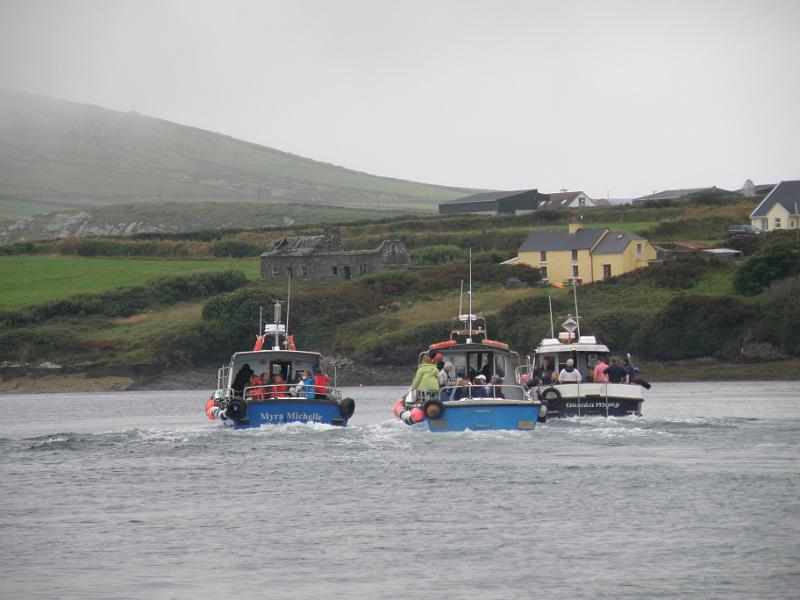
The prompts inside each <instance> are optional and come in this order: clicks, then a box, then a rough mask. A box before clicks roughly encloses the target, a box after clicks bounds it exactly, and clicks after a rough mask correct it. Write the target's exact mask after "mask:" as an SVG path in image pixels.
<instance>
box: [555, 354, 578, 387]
mask: <svg viewBox="0 0 800 600" xmlns="http://www.w3.org/2000/svg"><path fill="white" fill-rule="evenodd" d="M581 381H583V376H582V375H581V372H580V371H578V369H576V368H575V361H574V360H572V359H571V358H568V359H567V366H566V367H564V368H563V369H561V372H560V373H559V374H558V382H559V383H580V382H581Z"/></svg>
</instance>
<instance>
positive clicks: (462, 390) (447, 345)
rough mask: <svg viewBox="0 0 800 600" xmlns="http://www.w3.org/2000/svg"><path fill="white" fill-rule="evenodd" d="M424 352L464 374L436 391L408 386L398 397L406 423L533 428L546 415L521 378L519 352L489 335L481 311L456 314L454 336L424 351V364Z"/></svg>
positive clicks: (457, 427)
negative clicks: (522, 383)
mask: <svg viewBox="0 0 800 600" xmlns="http://www.w3.org/2000/svg"><path fill="white" fill-rule="evenodd" d="M462 338H463V339H462ZM437 355H441V356H440V357H437ZM426 356H427V357H431V358H434V359H437V358H438V360H437V362H439V363H440V364H441V363H444V364H446V363H452V365H453V370H454V371H455V372H456V373H458V374H459V375H460V376H461V377H460V379H459V381H446V382H443V385H442V386H441V387H440V389H439V390H437V391H421V390H414V389H410V390H409V392H408V394H406V396H405V397H403V398H400V399H399V400H397V401H396V402H395V406H394V414H395V416H396V417H397V418H399V419H400V420H402V421H403V422H405V423H407V424H408V425H414V424H416V423H423V424H424V425H426V426H427V427H428V429H429V430H430V431H465V430H472V431H480V430H502V429H511V430H531V429H533V428H534V427H535V426H536V423H537V421H540V420H544V417H545V414H544V411H545V410H546V409H545V408H544V407H543V405H542V403H541V402H540V401H539V400H538V399H537V398H536V397H535V396H534V395H533V394H532V392H531V391H529V390H528V389H526V388H525V387H523V386H522V385H521V384H520V381H519V375H520V362H521V361H520V357H519V355H518V354H517V353H516V352H514V351H512V350H511V349H510V348H509V347H508V344H505V343H503V342H499V341H496V340H491V339H488V337H487V335H486V321H485V319H484V318H483V317H480V316H477V317H476V316H475V315H472V314H468V315H459V316H458V317H456V318H455V319H454V320H453V327H452V328H451V333H450V339H449V340H446V341H443V342H438V343H435V344H431V345H430V346H429V347H428V349H427V350H425V351H423V352H421V353H420V355H419V363H420V364H422V362H423V360H426V359H425V358H424V357H426Z"/></svg>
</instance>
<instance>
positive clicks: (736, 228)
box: [728, 225, 761, 237]
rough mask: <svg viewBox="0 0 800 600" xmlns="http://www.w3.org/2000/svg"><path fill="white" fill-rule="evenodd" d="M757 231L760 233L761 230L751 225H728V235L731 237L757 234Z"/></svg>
mask: <svg viewBox="0 0 800 600" xmlns="http://www.w3.org/2000/svg"><path fill="white" fill-rule="evenodd" d="M759 233H761V230H760V229H757V228H756V227H753V226H752V225H731V226H730V227H728V235H729V236H731V237H733V236H736V235H758V234H759Z"/></svg>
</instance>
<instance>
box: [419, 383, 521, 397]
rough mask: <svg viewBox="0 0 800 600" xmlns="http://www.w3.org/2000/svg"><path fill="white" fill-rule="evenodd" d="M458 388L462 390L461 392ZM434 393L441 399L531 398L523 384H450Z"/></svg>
mask: <svg viewBox="0 0 800 600" xmlns="http://www.w3.org/2000/svg"><path fill="white" fill-rule="evenodd" d="M458 390H461V391H460V393H459V391H458ZM433 394H434V397H438V398H439V399H440V400H461V399H463V398H495V399H499V400H503V399H505V400H527V399H529V398H530V395H529V394H527V393H526V392H525V390H524V388H523V387H522V386H521V385H515V384H487V385H474V384H470V385H448V386H445V387H443V388H441V389H440V390H439V391H438V392H433ZM456 396H458V398H456Z"/></svg>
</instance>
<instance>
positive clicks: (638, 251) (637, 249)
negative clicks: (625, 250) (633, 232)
mask: <svg viewBox="0 0 800 600" xmlns="http://www.w3.org/2000/svg"><path fill="white" fill-rule="evenodd" d="M641 253H642V245H641V244H636V254H641Z"/></svg>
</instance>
